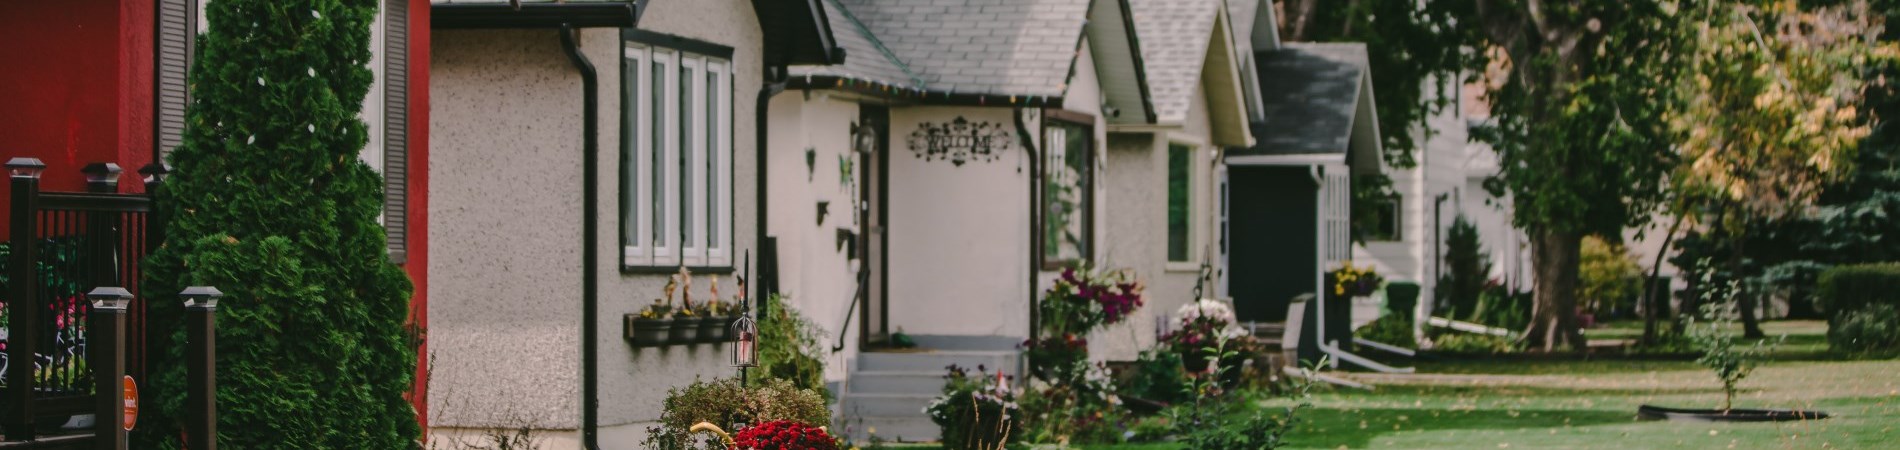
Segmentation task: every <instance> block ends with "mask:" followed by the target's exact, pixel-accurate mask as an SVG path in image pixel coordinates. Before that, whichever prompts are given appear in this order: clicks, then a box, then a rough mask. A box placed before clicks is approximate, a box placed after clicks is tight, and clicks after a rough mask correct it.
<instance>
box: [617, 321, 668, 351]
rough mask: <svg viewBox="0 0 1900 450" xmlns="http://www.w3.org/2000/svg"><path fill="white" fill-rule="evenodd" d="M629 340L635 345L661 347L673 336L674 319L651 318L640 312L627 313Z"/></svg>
mask: <svg viewBox="0 0 1900 450" xmlns="http://www.w3.org/2000/svg"><path fill="white" fill-rule="evenodd" d="M626 327H627V341H629V342H632V343H633V345H634V346H635V347H659V346H662V345H666V344H667V342H668V340H669V339H670V338H671V336H672V332H673V319H671V318H659V319H649V318H645V317H640V315H639V314H628V315H627V325H626Z"/></svg>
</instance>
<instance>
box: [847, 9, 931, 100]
mask: <svg viewBox="0 0 1900 450" xmlns="http://www.w3.org/2000/svg"><path fill="white" fill-rule="evenodd" d="M825 2H826V3H830V4H831V6H832V7H835V8H837V9H838V12H839V13H842V14H844V19H845V20H847V21H850V22H851V26H853V27H856V28H857V29H858V34H861V35H863V36H864V40H866V41H870V42H871V46H872V47H876V48H877V51H878V53H882V54H884V59H886V60H889V61H890V62H891V64H895V65H897V68H898V70H902V71H904V76H906V77H910V82H911V84H912V85H913V86H915V87H917V88H920V89H921V88H924V86H925V83H924V79H923V77H919V76H917V72H916V71H913V70H911V68H910V63H908V62H905V61H904V60H903V59H901V58H898V57H897V53H896V52H893V51H891V49H890V47H885V46H884V40H883V39H881V38H879V37H877V33H873V32H871V27H867V26H865V25H864V22H863V21H861V20H858V15H857V14H854V13H852V12H851V9H850V8H846V7H845V6H844V3H843V2H840V1H839V0H825ZM846 57H849V56H848V55H847V56H846Z"/></svg>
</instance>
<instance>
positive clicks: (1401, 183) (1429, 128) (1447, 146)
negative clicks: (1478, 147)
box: [1353, 108, 1483, 313]
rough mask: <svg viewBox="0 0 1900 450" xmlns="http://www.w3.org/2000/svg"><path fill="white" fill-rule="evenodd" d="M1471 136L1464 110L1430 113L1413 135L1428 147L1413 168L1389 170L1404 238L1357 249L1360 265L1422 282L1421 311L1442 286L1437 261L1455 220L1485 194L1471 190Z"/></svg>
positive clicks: (1393, 277)
mask: <svg viewBox="0 0 1900 450" xmlns="http://www.w3.org/2000/svg"><path fill="white" fill-rule="evenodd" d="M1469 136H1470V133H1469V131H1468V127H1467V126H1466V118H1465V116H1464V115H1462V111H1461V110H1460V109H1459V108H1446V110H1445V111H1442V112H1439V113H1437V114H1433V115H1431V117H1430V118H1429V119H1428V120H1427V123H1426V127H1424V128H1415V129H1414V132H1413V137H1414V139H1416V140H1417V142H1419V143H1420V144H1422V146H1423V148H1420V149H1417V150H1414V152H1413V157H1414V161H1416V163H1417V164H1416V165H1415V166H1413V167H1410V168H1398V167H1393V166H1391V165H1389V164H1388V165H1386V167H1385V171H1386V174H1387V175H1388V176H1390V177H1391V178H1392V190H1393V192H1395V193H1397V194H1398V195H1399V197H1400V218H1399V222H1400V224H1399V226H1400V231H1399V234H1400V239H1399V240H1396V241H1372V240H1368V241H1366V242H1364V243H1363V244H1362V245H1358V246H1355V248H1354V249H1353V254H1354V255H1353V256H1354V260H1355V261H1354V263H1355V264H1359V265H1365V264H1371V265H1373V266H1374V267H1375V268H1376V269H1377V270H1378V271H1379V273H1380V274H1382V275H1384V276H1385V277H1386V279H1388V280H1391V281H1412V282H1416V283H1418V284H1419V287H1420V290H1419V307H1420V308H1421V312H1427V313H1429V312H1430V307H1431V305H1430V304H1431V299H1432V298H1433V297H1432V296H1433V294H1432V292H1433V289H1434V288H1435V287H1436V286H1437V284H1438V275H1439V274H1438V272H1437V270H1438V267H1437V266H1438V264H1437V260H1438V259H1439V257H1440V256H1441V253H1440V251H1441V249H1442V248H1443V247H1442V245H1443V241H1444V239H1445V237H1446V233H1447V232H1448V230H1450V227H1451V224H1452V221H1453V220H1455V219H1456V218H1457V217H1458V214H1459V213H1460V211H1461V210H1463V211H1464V213H1465V214H1466V216H1467V217H1471V216H1473V214H1474V211H1471V209H1470V208H1469V207H1468V206H1469V203H1470V202H1469V201H1468V200H1469V199H1474V198H1479V197H1478V196H1479V195H1483V192H1482V189H1480V190H1479V191H1477V192H1467V191H1469V190H1470V189H1469V187H1468V186H1467V185H1466V184H1467V183H1466V182H1467V179H1466V169H1465V164H1466V159H1467V158H1466V147H1467V141H1468V140H1469ZM1473 194H1476V195H1473ZM1439 195H1444V196H1446V199H1445V202H1444V204H1443V205H1442V208H1443V209H1442V210H1440V209H1438V208H1439V207H1440V205H1438V202H1437V198H1438V196H1439Z"/></svg>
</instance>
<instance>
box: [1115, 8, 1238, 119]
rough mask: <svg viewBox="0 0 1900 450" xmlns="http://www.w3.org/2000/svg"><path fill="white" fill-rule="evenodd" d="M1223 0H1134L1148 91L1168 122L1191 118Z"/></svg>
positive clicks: (1157, 110) (1156, 115)
mask: <svg viewBox="0 0 1900 450" xmlns="http://www.w3.org/2000/svg"><path fill="white" fill-rule="evenodd" d="M1220 5H1221V3H1220V2H1219V1H1218V0H1130V1H1129V7H1130V8H1132V9H1134V15H1135V33H1136V34H1137V35H1139V36H1140V39H1141V58H1142V61H1143V62H1144V63H1145V66H1146V71H1147V74H1148V95H1150V96H1152V97H1153V98H1154V107H1155V118H1156V119H1158V120H1159V121H1160V122H1162V123H1180V122H1184V121H1186V120H1187V111H1188V107H1189V105H1192V104H1193V101H1194V98H1193V96H1194V86H1195V85H1196V84H1199V83H1200V81H1201V67H1202V66H1204V65H1206V63H1207V46H1208V45H1209V44H1210V43H1212V37H1213V34H1214V19H1215V18H1216V17H1217V16H1218V15H1219V13H1220V7H1221V6H1220Z"/></svg>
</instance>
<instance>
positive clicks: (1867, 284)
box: [1817, 263, 1900, 353]
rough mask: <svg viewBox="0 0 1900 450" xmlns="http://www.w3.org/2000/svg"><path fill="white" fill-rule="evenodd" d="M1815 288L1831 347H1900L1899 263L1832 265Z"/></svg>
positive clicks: (1884, 349) (1887, 349) (1854, 349)
mask: <svg viewBox="0 0 1900 450" xmlns="http://www.w3.org/2000/svg"><path fill="white" fill-rule="evenodd" d="M1817 291H1818V292H1817V294H1818V295H1817V298H1818V299H1819V301H1820V306H1821V308H1822V309H1823V310H1824V311H1827V315H1828V333H1827V338H1828V345H1829V346H1830V347H1831V348H1833V349H1835V350H1837V351H1845V352H1850V353H1869V352H1890V351H1893V350H1900V263H1880V264H1857V265H1845V266H1836V267H1834V268H1831V269H1828V270H1827V271H1825V272H1822V273H1821V277H1820V281H1819V288H1818V289H1817Z"/></svg>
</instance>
